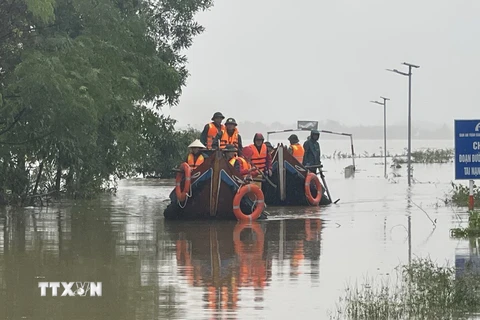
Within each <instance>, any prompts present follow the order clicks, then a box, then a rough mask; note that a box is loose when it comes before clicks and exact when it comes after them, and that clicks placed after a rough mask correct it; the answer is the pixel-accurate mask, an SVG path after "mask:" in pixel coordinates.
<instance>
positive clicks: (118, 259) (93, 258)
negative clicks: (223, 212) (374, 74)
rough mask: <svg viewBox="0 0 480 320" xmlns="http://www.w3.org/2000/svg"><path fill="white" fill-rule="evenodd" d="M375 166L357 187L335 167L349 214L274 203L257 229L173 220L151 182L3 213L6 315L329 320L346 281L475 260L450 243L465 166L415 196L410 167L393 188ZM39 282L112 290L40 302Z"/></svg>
mask: <svg viewBox="0 0 480 320" xmlns="http://www.w3.org/2000/svg"><path fill="white" fill-rule="evenodd" d="M427 146H428V145H427ZM446 147H449V146H446ZM357 150H358V148H357ZM377 162H379V160H378V159H358V160H357V167H358V169H359V171H358V172H357V174H356V176H355V178H354V179H345V178H344V177H343V174H342V171H343V168H344V167H345V166H347V165H349V164H351V160H349V159H345V160H341V161H340V160H337V161H333V160H325V162H324V165H325V169H326V170H327V172H326V178H327V183H328V187H329V189H330V191H331V194H332V198H334V199H337V198H340V201H339V202H338V204H336V205H331V206H329V207H326V208H312V207H308V208H305V207H302V208H299V207H297V208H273V207H268V209H267V210H268V212H269V213H270V216H269V220H267V221H262V222H256V223H253V224H252V225H243V224H237V222H235V221H231V222H169V221H165V220H164V219H163V209H164V208H165V206H166V205H167V202H166V201H165V199H167V198H168V194H169V193H170V191H171V189H172V186H173V183H172V182H171V181H158V180H149V179H146V180H142V179H136V180H127V181H122V182H121V184H120V188H119V190H118V194H117V196H103V197H102V198H101V199H99V200H96V201H80V202H76V203H69V204H65V205H63V206H60V207H53V208H52V207H51V208H48V209H47V208H44V209H38V208H24V209H15V210H13V209H5V208H4V209H0V319H285V318H290V317H295V318H298V319H328V311H329V310H333V309H334V308H335V303H336V301H337V300H338V298H339V297H340V296H342V295H343V293H344V288H345V286H346V285H347V284H348V283H355V282H358V283H362V281H363V280H364V279H365V277H366V276H370V277H377V276H382V275H385V274H388V273H390V272H392V270H393V268H394V267H396V266H397V265H398V264H399V263H408V261H409V259H411V258H412V257H415V256H421V257H425V256H430V257H431V258H432V259H434V260H437V261H438V262H439V263H443V262H445V261H447V260H448V261H451V262H452V264H453V263H454V261H455V258H456V257H457V258H458V259H461V258H462V257H464V256H465V255H467V256H468V255H470V254H472V253H471V251H472V250H469V243H468V242H467V241H457V240H452V239H450V238H449V229H450V228H452V227H455V226H457V225H458V221H459V217H463V219H464V220H465V215H464V214H462V213H460V210H459V209H453V208H450V207H446V206H445V205H444V203H443V199H444V198H445V193H446V192H448V191H449V190H450V181H451V180H452V179H453V164H442V165H415V166H414V177H415V181H416V183H415V184H414V185H412V187H411V188H408V187H407V184H406V178H405V177H406V172H405V170H406V166H404V167H403V168H400V169H398V170H397V171H398V172H397V174H398V175H400V176H399V177H395V178H391V179H388V180H387V179H384V178H383V166H382V165H381V164H376V163H377ZM391 170H392V169H390V168H389V171H391ZM432 221H433V222H432ZM434 222H435V225H434ZM39 282H75V285H74V286H73V287H72V289H75V288H79V287H81V286H83V283H84V282H101V283H102V292H101V296H100V297H99V296H95V297H90V296H85V297H78V296H75V297H69V296H60V295H61V294H62V292H63V288H62V287H60V289H59V291H58V296H55V297H52V296H51V295H52V294H51V289H50V288H49V289H48V290H47V291H46V293H47V294H46V296H41V290H40V288H39ZM77 283H78V284H77ZM87 293H88V291H87ZM87 295H88V294H87Z"/></svg>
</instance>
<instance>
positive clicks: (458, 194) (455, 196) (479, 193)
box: [445, 182, 480, 207]
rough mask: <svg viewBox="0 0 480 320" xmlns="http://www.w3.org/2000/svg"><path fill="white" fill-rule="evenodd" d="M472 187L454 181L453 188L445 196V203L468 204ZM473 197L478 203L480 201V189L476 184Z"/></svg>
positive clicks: (464, 205)
mask: <svg viewBox="0 0 480 320" xmlns="http://www.w3.org/2000/svg"><path fill="white" fill-rule="evenodd" d="M469 195H470V189H469V187H468V186H465V185H463V184H456V183H453V182H452V190H451V191H450V192H449V193H448V194H447V195H446V196H445V204H453V205H456V206H459V207H466V206H468V199H469ZM473 199H474V201H475V202H476V203H478V201H480V189H479V188H478V186H477V185H476V184H474V185H473Z"/></svg>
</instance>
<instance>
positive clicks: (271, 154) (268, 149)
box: [265, 141, 274, 157]
mask: <svg viewBox="0 0 480 320" xmlns="http://www.w3.org/2000/svg"><path fill="white" fill-rule="evenodd" d="M265 145H266V146H267V152H268V153H269V154H270V156H272V157H273V151H274V149H273V146H272V144H271V143H270V142H268V141H265Z"/></svg>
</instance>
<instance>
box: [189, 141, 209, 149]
mask: <svg viewBox="0 0 480 320" xmlns="http://www.w3.org/2000/svg"><path fill="white" fill-rule="evenodd" d="M188 147H189V148H205V146H204V145H203V144H202V143H201V142H200V140H199V139H197V140H195V141H193V142H192V143H190V145H189V146H188Z"/></svg>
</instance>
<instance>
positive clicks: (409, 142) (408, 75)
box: [387, 62, 420, 186]
mask: <svg viewBox="0 0 480 320" xmlns="http://www.w3.org/2000/svg"><path fill="white" fill-rule="evenodd" d="M403 65H406V66H407V67H408V73H405V72H401V71H398V70H397V69H393V70H392V69H387V71H391V72H395V73H398V74H401V75H403V76H407V77H408V155H407V157H408V186H411V180H412V175H411V170H412V68H415V69H417V68H420V66H417V65H414V64H411V63H407V62H404V63H403Z"/></svg>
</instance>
